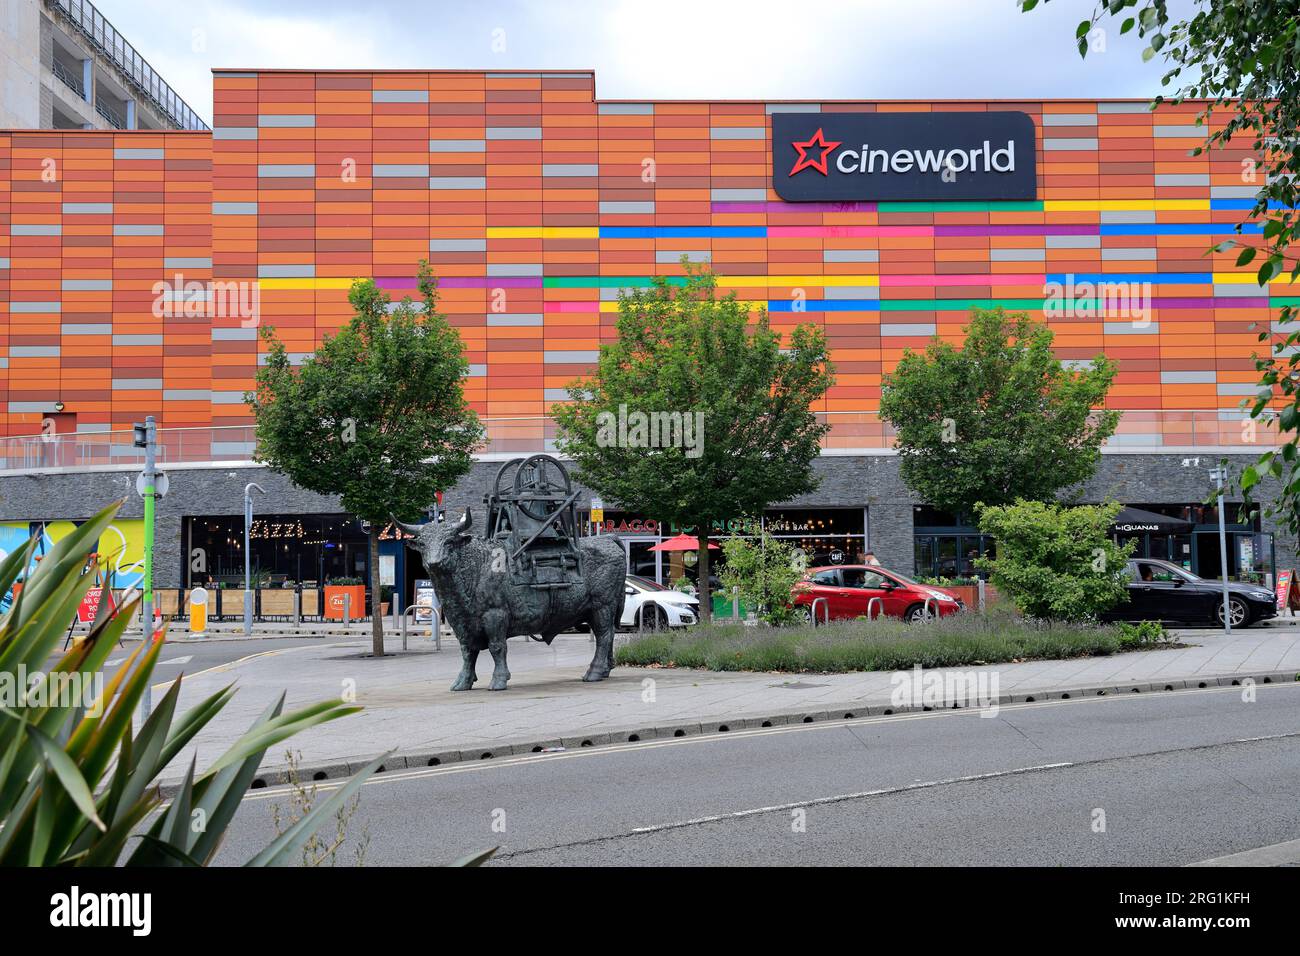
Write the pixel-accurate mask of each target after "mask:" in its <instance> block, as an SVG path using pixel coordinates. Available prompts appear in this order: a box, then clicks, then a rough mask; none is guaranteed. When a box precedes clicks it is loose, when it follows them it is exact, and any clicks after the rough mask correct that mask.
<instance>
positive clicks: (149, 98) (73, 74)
mask: <svg viewBox="0 0 1300 956" xmlns="http://www.w3.org/2000/svg"><path fill="white" fill-rule="evenodd" d="M0 90H2V91H3V100H2V101H0V128H5V129H121V130H135V129H140V130H166V129H173V130H174V129H182V130H206V129H207V128H208V126H207V124H206V123H204V122H203V121H202V120H201V119H200V118H199V117H198V116H197V115H196V114H195V112H194V111H193V110H192V109H190V107H189V105H188V104H186V102H185V101H184V100H183V99H182V98H181V97H180V95H179V94H178V93H177V92H176V91H175V90H173V89H172V88H171V87H170V86H168V85H167V83H166V81H164V80H163V79H162V77H160V76H159V75H158V74H157V73H156V72H155V71H154V69H153V68H152V67H151V66H150V65H149V63H148V62H147V61H146V60H145V59H144V57H142V56H141V55H140V53H139V52H138V51H137V50H136V49H135V48H134V47H133V46H132V45H131V44H130V43H129V42H127V41H126V39H125V38H124V37H123V36H122V35H121V34H120V33H118V32H117V31H116V30H115V29H114V28H113V25H112V24H111V23H109V22H108V20H107V19H105V17H104V15H103V14H102V13H100V12H99V10H98V9H96V7H95V5H94V4H93V3H89V2H87V0H5V3H4V5H3V10H0Z"/></svg>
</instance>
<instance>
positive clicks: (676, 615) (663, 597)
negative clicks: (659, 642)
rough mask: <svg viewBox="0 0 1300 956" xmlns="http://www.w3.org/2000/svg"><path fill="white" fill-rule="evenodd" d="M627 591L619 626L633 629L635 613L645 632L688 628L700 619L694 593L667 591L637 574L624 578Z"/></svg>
mask: <svg viewBox="0 0 1300 956" xmlns="http://www.w3.org/2000/svg"><path fill="white" fill-rule="evenodd" d="M626 588H627V601H626V602H624V604H623V616H622V618H620V619H619V622H618V623H619V626H620V627H623V628H630V629H632V630H635V629H636V627H637V615H638V614H640V615H641V624H642V627H643V628H644V629H645V630H647V631H661V630H664V629H665V628H672V627H689V626H690V625H692V624H694V623H695V622H696V621H698V620H699V619H700V599H699V598H697V597H696V596H695V595H693V594H687V593H686V592H685V591H678V590H675V589H674V588H666V587H664V586H663V585H662V584H656V583H655V582H654V581H652V580H650V579H649V578H643V577H641V576H639V575H636V574H629V575H628V576H627V581H626ZM642 607H644V610H641V608H642Z"/></svg>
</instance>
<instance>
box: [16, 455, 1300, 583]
mask: <svg viewBox="0 0 1300 956" xmlns="http://www.w3.org/2000/svg"><path fill="white" fill-rule="evenodd" d="M1254 458H1255V456H1253V455H1237V456H1232V457H1231V458H1230V459H1229V466H1230V468H1232V470H1233V471H1234V472H1236V471H1239V470H1240V469H1241V468H1243V467H1244V466H1245V465H1247V464H1249V463H1250V462H1252V461H1253V460H1254ZM1215 462H1216V459H1215V458H1213V457H1210V456H1201V457H1199V458H1197V457H1196V456H1195V455H1192V456H1186V455H1151V454H1132V455H1129V454H1114V455H1103V456H1102V458H1101V464H1100V465H1099V467H1098V469H1097V473H1096V475H1095V476H1094V477H1093V479H1092V480H1091V481H1089V482H1087V483H1086V484H1084V485H1083V486H1082V487H1080V488H1078V489H1073V490H1072V491H1071V493H1070V494H1069V495H1068V497H1071V498H1073V499H1074V500H1077V501H1080V502H1097V501H1103V500H1106V499H1108V498H1113V499H1115V500H1118V501H1125V502H1134V503H1147V504H1179V503H1188V502H1195V501H1202V500H1204V499H1206V498H1207V497H1208V496H1209V494H1210V490H1211V482H1210V479H1209V469H1210V468H1211V467H1213V466H1214V464H1215ZM500 464H501V463H500V462H495V461H481V462H477V463H476V464H475V466H474V468H473V470H472V471H471V472H470V473H469V474H468V475H467V476H466V477H465V478H464V479H462V480H461V481H460V482H459V483H457V485H456V486H455V487H454V488H452V489H451V490H449V491H448V492H447V493H446V495H445V496H444V504H445V506H446V507H447V509H448V510H449V511H451V512H452V513H458V512H460V511H461V510H462V509H464V508H465V507H467V506H472V507H473V508H474V509H475V516H476V517H477V518H479V519H481V518H482V514H483V510H482V504H483V496H484V494H485V493H486V492H487V490H488V488H489V487H490V486H491V484H492V481H493V478H494V476H495V475H496V472H497V469H498V468H499V467H500ZM815 468H816V471H817V474H818V476H819V478H820V484H819V486H818V488H817V490H816V491H813V492H810V493H809V494H806V495H801V496H800V497H798V498H796V499H794V500H792V501H790V502H788V504H790V505H792V506H798V507H816V506H836V507H845V506H850V507H852V506H857V507H861V506H863V505H866V506H867V509H868V512H867V529H868V544H869V546H870V547H871V549H872V550H873V551H874V552H875V553H876V556H877V557H878V558H879V559H880V561H881V563H883V564H884V565H885V566H887V567H890V566H892V567H897V568H901V569H905V570H907V569H910V568H911V567H912V560H913V559H912V508H913V506H914V505H916V504H919V503H920V502H918V501H917V499H916V497H915V496H914V495H913V494H912V493H911V492H910V491H909V490H908V488H907V486H906V485H905V484H903V481H902V479H901V478H900V477H899V467H898V459H897V458H896V457H895V456H893V455H844V456H833V455H828V456H824V457H822V458H819V459H818V460H817V462H816V463H815ZM136 474H137V472H136V470H134V469H127V470H121V471H111V472H78V473H69V474H42V475H19V476H5V477H0V520H3V521H33V520H55V519H61V518H73V519H78V518H86V517H89V516H90V515H91V514H93V513H94V512H95V511H96V510H98V509H99V508H101V507H103V506H104V505H105V504H107V503H108V502H109V501H111V500H113V499H115V498H124V499H125V504H124V506H123V508H122V512H121V513H122V515H123V516H124V517H140V516H141V515H142V512H143V503H142V501H141V499H140V497H139V495H137V494H136V492H135V478H136ZM169 478H170V491H169V493H168V495H167V497H166V498H163V499H162V500H161V501H160V502H159V506H158V525H157V529H156V534H155V540H156V549H157V550H156V552H155V567H156V571H155V582H156V583H157V585H158V586H159V587H176V586H179V585H180V584H181V583H182V582H181V571H182V567H183V563H182V555H183V553H184V551H185V546H186V543H185V542H184V541H182V532H183V522H182V519H183V518H185V517H189V516H193V515H238V514H241V513H242V512H243V501H244V485H245V484H247V483H248V482H250V481H256V482H257V483H258V484H260V485H261V486H262V487H263V488H265V489H266V494H258V493H257V492H254V499H253V500H254V504H253V507H254V510H255V512H256V513H257V514H329V513H335V512H340V511H342V510H343V509H342V506H341V505H340V504H339V501H338V499H337V498H334V497H332V496H322V495H317V494H314V493H312V492H309V491H304V490H303V489H301V488H299V487H297V486H296V485H294V484H293V483H292V482H290V481H289V480H288V479H286V478H284V477H283V476H282V475H279V474H277V473H275V472H272V471H269V470H268V469H265V468H252V467H249V468H183V467H181V468H177V467H173V468H172V469H170V470H169ZM1266 493H1267V487H1266V488H1265V494H1266ZM1265 500H1266V501H1267V498H1265ZM589 502H590V494H589V493H587V492H586V491H585V490H584V493H583V496H582V498H581V499H580V503H579V506H580V507H584V508H585V507H586V506H587V505H588V504H589ZM614 504H615V503H614V502H610V501H606V507H607V508H611V507H613V506H614ZM1264 530H1265V531H1272V532H1274V534H1275V535H1276V552H1277V566H1278V567H1279V568H1288V567H1290V568H1294V567H1297V566H1300V560H1298V559H1297V545H1296V540H1295V538H1294V537H1293V536H1291V535H1290V534H1287V533H1285V532H1282V531H1281V530H1280V529H1278V528H1277V527H1276V524H1275V523H1274V522H1272V521H1270V520H1269V519H1268V518H1267V516H1266V517H1265V519H1264Z"/></svg>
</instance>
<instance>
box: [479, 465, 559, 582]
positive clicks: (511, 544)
mask: <svg viewBox="0 0 1300 956" xmlns="http://www.w3.org/2000/svg"><path fill="white" fill-rule="evenodd" d="M577 500H578V492H576V491H574V490H573V484H572V482H571V481H570V480H569V473H568V471H567V470H565V467H564V465H562V464H561V463H560V462H559V461H558V460H557V459H555V458H552V457H551V456H550V455H533V456H531V457H529V458H514V459H512V460H510V461H508V462H506V463H505V464H504V465H502V466H501V467H500V468H499V469H497V475H496V481H495V482H494V483H493V487H492V491H491V492H489V493H488V494H486V495H484V496H483V503H484V504H485V505H486V506H487V530H486V532H485V534H484V538H485V540H487V541H489V542H494V543H495V544H496V545H497V546H498V547H500V548H502V549H503V550H504V551H505V557H506V561H507V563H508V566H509V569H510V580H511V583H512V584H523V585H527V586H528V587H532V588H537V589H538V590H550V589H553V588H567V587H572V586H573V585H574V584H577V583H579V582H580V581H581V580H582V553H581V552H580V551H579V550H578V510H577Z"/></svg>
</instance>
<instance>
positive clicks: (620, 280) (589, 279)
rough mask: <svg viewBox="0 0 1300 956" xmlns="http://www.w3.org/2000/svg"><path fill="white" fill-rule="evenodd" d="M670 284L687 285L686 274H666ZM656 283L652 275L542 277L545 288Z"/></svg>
mask: <svg viewBox="0 0 1300 956" xmlns="http://www.w3.org/2000/svg"><path fill="white" fill-rule="evenodd" d="M665 278H666V279H667V280H668V284H669V285H685V284H686V277H685V276H665ZM653 284H654V283H653V282H652V281H651V278H650V276H554V277H551V276H548V277H546V278H544V279H542V288H543V289H631V288H638V287H640V288H648V287H650V286H651V285H653Z"/></svg>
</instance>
